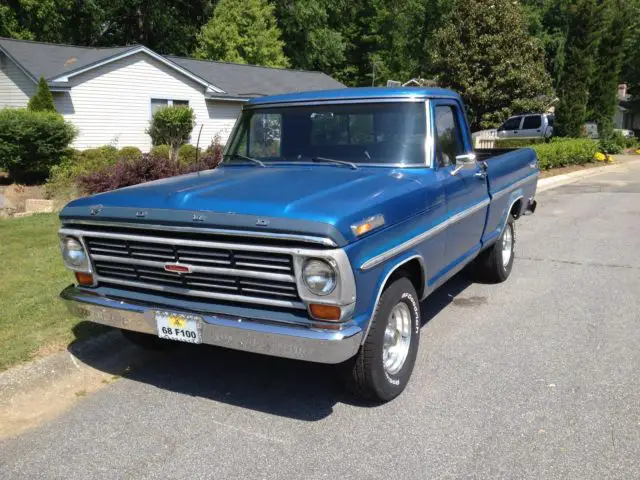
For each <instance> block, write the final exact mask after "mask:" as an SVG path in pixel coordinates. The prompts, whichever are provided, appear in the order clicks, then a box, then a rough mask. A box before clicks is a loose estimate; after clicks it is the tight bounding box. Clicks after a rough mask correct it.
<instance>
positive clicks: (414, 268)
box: [384, 258, 424, 298]
mask: <svg viewBox="0 0 640 480" xmlns="http://www.w3.org/2000/svg"><path fill="white" fill-rule="evenodd" d="M403 277H407V278H408V279H409V280H410V281H411V283H412V284H413V288H415V289H416V292H417V294H418V298H421V297H422V292H423V290H424V272H423V270H422V263H421V262H420V259H418V258H413V259H411V260H409V261H408V262H406V263H403V264H402V265H400V266H399V267H398V268H396V269H395V270H394V272H393V273H392V274H391V276H390V277H389V278H388V279H387V283H385V285H384V288H385V289H386V288H387V287H388V286H389V285H391V284H392V283H393V282H395V281H396V280H397V279H399V278H403Z"/></svg>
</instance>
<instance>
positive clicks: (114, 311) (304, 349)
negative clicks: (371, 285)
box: [60, 286, 362, 364]
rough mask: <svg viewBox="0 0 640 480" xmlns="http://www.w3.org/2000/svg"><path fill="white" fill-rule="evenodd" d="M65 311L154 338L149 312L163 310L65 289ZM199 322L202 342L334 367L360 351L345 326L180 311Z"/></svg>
mask: <svg viewBox="0 0 640 480" xmlns="http://www.w3.org/2000/svg"><path fill="white" fill-rule="evenodd" d="M60 297H61V298H62V299H63V300H65V303H66V304H67V307H68V309H69V311H70V312H71V313H72V314H73V315H75V316H76V317H78V318H80V319H82V320H88V321H91V322H95V323H100V324H103V325H109V326H111V327H115V328H124V329H127V330H133V331H136V332H141V333H148V334H152V335H156V334H157V332H156V328H157V327H156V324H155V319H154V317H153V311H154V310H160V311H165V310H166V307H164V306H157V305H153V304H146V303H138V302H135V301H132V300H121V299H112V298H109V297H105V296H100V295H96V294H92V293H89V292H87V291H85V290H82V289H80V288H77V287H74V286H70V287H67V288H66V289H64V290H63V291H62V292H61V293H60ZM184 313H192V314H194V315H198V316H199V317H201V318H202V320H203V322H202V332H201V333H202V343H205V344H208V345H216V346H219V347H226V348H233V349H235V350H243V351H247V352H254V353H261V354H265V355H273V356H276V357H283V358H292V359H296V360H305V361H309V362H318V363H329V364H336V363H341V362H344V361H345V360H348V359H349V358H351V357H353V356H354V355H355V354H356V353H357V352H358V349H359V348H360V342H361V337H362V330H361V329H360V327H358V326H357V325H353V324H352V325H347V326H345V327H344V328H343V329H341V330H321V329H311V328H306V327H299V326H292V325H279V324H274V323H273V322H261V321H259V320H255V319H251V318H238V317H230V316H223V315H215V314H202V313H200V312H184Z"/></svg>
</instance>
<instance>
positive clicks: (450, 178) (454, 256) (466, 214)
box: [433, 100, 489, 275]
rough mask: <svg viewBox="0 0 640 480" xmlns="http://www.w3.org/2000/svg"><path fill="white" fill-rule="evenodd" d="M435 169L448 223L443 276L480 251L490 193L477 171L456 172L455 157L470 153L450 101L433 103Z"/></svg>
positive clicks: (460, 117) (456, 109)
mask: <svg viewBox="0 0 640 480" xmlns="http://www.w3.org/2000/svg"><path fill="white" fill-rule="evenodd" d="M433 115H434V117H435V118H434V122H433V125H434V126H435V132H434V134H435V142H436V164H437V165H436V168H437V169H438V173H439V177H440V179H441V181H442V182H444V185H445V201H446V204H447V219H448V221H449V222H450V224H449V227H448V228H447V229H446V235H445V236H444V237H445V239H446V246H445V252H444V255H445V262H444V264H445V268H444V270H443V271H442V272H441V274H442V275H444V274H446V272H447V271H448V270H450V269H451V268H454V267H455V266H456V265H457V264H459V263H460V262H462V261H463V260H464V259H465V258H466V257H468V256H470V255H472V254H474V253H475V252H477V251H478V250H479V249H480V245H481V243H480V240H481V238H482V232H483V230H484V225H485V221H486V216H487V208H488V201H487V200H488V199H489V193H488V188H487V180H486V178H485V176H484V175H483V173H482V172H481V170H480V167H479V166H478V167H477V168H473V169H460V170H458V171H457V172H456V171H455V170H456V156H458V155H465V154H471V153H473V150H472V148H471V145H470V143H469V140H468V139H466V138H465V136H464V135H463V133H462V132H463V131H464V130H463V126H464V127H466V120H465V118H464V115H463V113H462V112H461V111H460V108H459V104H458V103H457V102H455V101H451V100H440V101H437V102H435V104H434V109H433Z"/></svg>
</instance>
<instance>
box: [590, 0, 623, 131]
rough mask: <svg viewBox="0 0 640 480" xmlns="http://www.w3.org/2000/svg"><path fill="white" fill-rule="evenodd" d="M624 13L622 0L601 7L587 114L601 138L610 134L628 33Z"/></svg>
mask: <svg viewBox="0 0 640 480" xmlns="http://www.w3.org/2000/svg"><path fill="white" fill-rule="evenodd" d="M626 13H627V12H626V4H625V0H612V1H610V2H608V3H606V4H605V5H604V7H603V10H602V21H603V23H604V25H603V32H602V36H601V39H600V43H599V46H598V51H597V54H596V64H595V68H594V73H593V75H592V78H591V84H590V89H589V103H588V115H587V116H588V119H589V120H593V121H595V122H596V123H597V124H598V132H599V134H600V137H603V138H610V137H611V136H612V135H613V127H614V124H613V120H614V116H615V113H616V106H617V103H618V82H619V81H620V74H621V71H622V66H623V60H624V46H625V44H626V39H627V34H628V30H627V27H626V23H627V18H626Z"/></svg>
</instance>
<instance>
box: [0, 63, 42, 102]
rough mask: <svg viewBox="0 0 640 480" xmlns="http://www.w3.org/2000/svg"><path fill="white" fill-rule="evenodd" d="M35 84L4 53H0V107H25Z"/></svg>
mask: <svg viewBox="0 0 640 480" xmlns="http://www.w3.org/2000/svg"><path fill="white" fill-rule="evenodd" d="M35 93H36V84H35V83H34V82H33V80H31V79H30V78H29V77H28V76H27V75H25V73H24V72H23V71H22V70H20V68H19V67H18V66H17V65H16V64H15V63H14V62H13V60H11V59H10V58H8V57H7V56H6V55H4V54H2V53H0V108H4V107H18V108H19V107H26V106H27V104H28V103H29V99H30V98H31V97H32V96H33V95H34V94H35Z"/></svg>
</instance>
